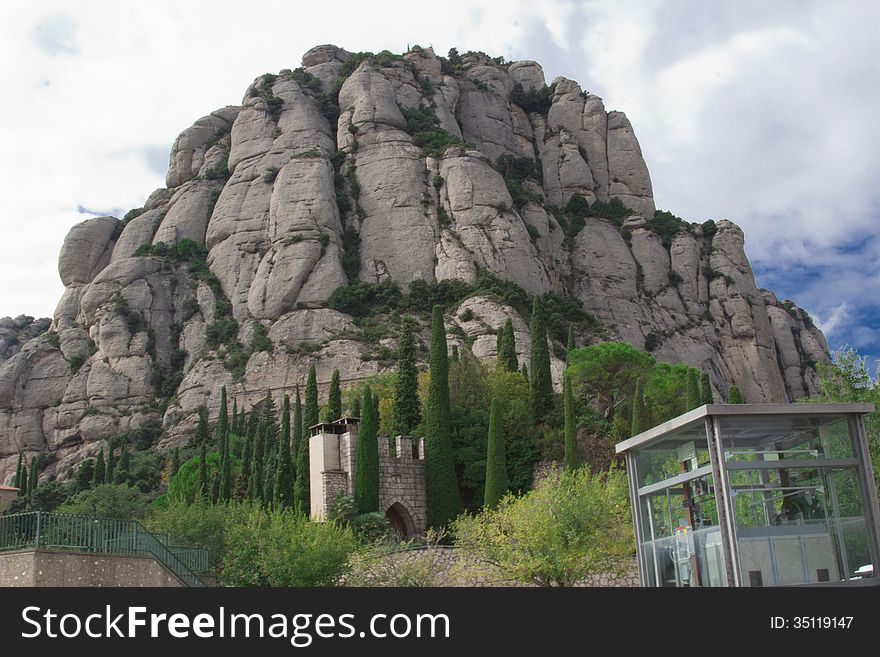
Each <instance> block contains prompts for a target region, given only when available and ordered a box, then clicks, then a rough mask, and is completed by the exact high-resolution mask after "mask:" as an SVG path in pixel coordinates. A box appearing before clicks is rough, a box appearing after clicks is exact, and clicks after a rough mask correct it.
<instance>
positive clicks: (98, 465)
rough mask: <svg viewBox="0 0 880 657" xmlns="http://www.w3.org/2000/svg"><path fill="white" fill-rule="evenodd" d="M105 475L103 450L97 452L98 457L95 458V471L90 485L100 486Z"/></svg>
mask: <svg viewBox="0 0 880 657" xmlns="http://www.w3.org/2000/svg"><path fill="white" fill-rule="evenodd" d="M106 476H107V470H106V465H105V461H104V450H103V449H102V450H101V451H100V452H98V458H97V459H96V460H95V473H94V475H92V486H100V485H101V484H103V483H104V481H105V479H106Z"/></svg>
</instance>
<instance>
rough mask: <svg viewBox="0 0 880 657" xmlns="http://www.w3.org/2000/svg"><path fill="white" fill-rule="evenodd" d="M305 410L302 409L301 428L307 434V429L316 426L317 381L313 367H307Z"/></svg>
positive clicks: (317, 420)
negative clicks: (302, 427)
mask: <svg viewBox="0 0 880 657" xmlns="http://www.w3.org/2000/svg"><path fill="white" fill-rule="evenodd" d="M305 396H306V398H305V408H304V409H303V426H304V428H305V430H306V433H308V431H309V429H311V428H312V427H313V426H315V425H316V424H318V422H319V421H320V420H319V419H318V379H317V376H316V375H315V366H314V365H309V376H308V378H307V379H306V392H305Z"/></svg>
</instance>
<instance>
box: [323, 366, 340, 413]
mask: <svg viewBox="0 0 880 657" xmlns="http://www.w3.org/2000/svg"><path fill="white" fill-rule="evenodd" d="M327 395H328V397H327V412H326V415H325V416H324V421H325V422H335V421H336V420H338V419H339V418H341V417H342V389H341V388H340V385H339V370H333V376H332V377H330V390H329V391H328V393H327Z"/></svg>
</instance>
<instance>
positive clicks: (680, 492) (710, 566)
mask: <svg viewBox="0 0 880 657" xmlns="http://www.w3.org/2000/svg"><path fill="white" fill-rule="evenodd" d="M873 410H874V407H873V405H872V404H735V405H734V404H708V405H706V406H701V407H700V408H697V409H695V410H693V411H690V412H688V413H685V414H684V415H681V416H679V417H677V418H675V419H673V420H670V421H669V422H666V423H664V424H662V425H660V426H657V427H654V428H653V429H650V430H648V431H645V432H643V433H641V434H638V435H637V436H633V437H632V438H630V439H629V440H625V441H624V442H622V443H619V444H618V445H617V447H616V450H617V452H618V453H619V454H620V453H622V454H624V455H625V456H626V463H627V472H628V474H629V485H630V499H631V501H632V509H633V524H634V527H635V535H636V544H637V549H638V561H639V571H640V574H641V581H642V586H676V587H678V586H687V587H701V586H787V585H846V586H860V585H876V584H880V576H878V564H880V552H878V545H880V508H878V503H877V488H876V484H875V482H874V477H873V473H872V469H871V460H870V458H871V457H870V454H869V451H868V444H867V440H866V436H865V427H864V422H863V416H864V414H865V413H869V412H871V411H873Z"/></svg>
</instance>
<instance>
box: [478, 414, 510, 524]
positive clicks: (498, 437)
mask: <svg viewBox="0 0 880 657" xmlns="http://www.w3.org/2000/svg"><path fill="white" fill-rule="evenodd" d="M507 487H508V481H507V449H506V447H505V445H504V431H503V428H502V425H501V405H500V403H499V402H498V399H493V400H492V404H491V406H490V407H489V442H488V443H487V446H486V487H485V490H484V493H483V504H484V505H485V506H487V507H489V508H490V509H491V508H494V507H496V506H498V502H500V501H501V498H502V497H504V495H505V494H506V493H507Z"/></svg>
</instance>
